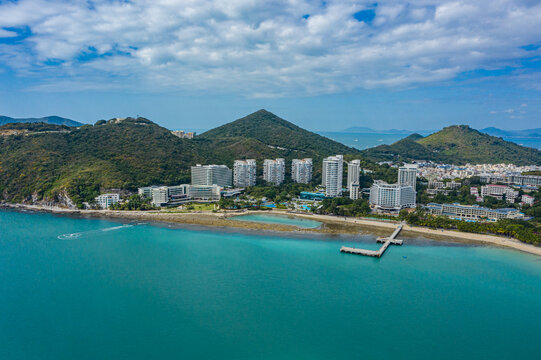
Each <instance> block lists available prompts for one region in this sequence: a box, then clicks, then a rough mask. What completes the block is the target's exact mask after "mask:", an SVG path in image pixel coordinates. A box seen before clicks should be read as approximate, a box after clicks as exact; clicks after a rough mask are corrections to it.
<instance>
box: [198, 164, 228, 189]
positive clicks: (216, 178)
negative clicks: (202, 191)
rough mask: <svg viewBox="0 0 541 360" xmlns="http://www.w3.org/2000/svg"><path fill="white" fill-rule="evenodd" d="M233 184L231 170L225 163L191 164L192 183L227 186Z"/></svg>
mask: <svg viewBox="0 0 541 360" xmlns="http://www.w3.org/2000/svg"><path fill="white" fill-rule="evenodd" d="M232 184H233V172H232V171H231V169H230V168H228V167H227V166H225V165H201V164H197V165H196V166H192V185H207V186H211V185H218V186H220V187H227V186H231V185H232Z"/></svg>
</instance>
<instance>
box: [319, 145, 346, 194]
mask: <svg viewBox="0 0 541 360" xmlns="http://www.w3.org/2000/svg"><path fill="white" fill-rule="evenodd" d="M343 162H344V156H342V155H335V156H329V157H327V158H325V159H323V168H322V173H321V178H322V185H323V186H325V196H329V197H336V196H340V195H342V176H343Z"/></svg>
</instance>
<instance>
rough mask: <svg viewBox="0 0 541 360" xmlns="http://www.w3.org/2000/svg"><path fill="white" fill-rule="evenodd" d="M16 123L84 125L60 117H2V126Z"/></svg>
mask: <svg viewBox="0 0 541 360" xmlns="http://www.w3.org/2000/svg"><path fill="white" fill-rule="evenodd" d="M14 123H45V124H52V125H66V126H75V127H76V126H83V125H84V124H83V123H80V122H78V121H75V120H71V119H67V118H63V117H60V116H54V115H53V116H45V117H41V118H12V117H9V116H0V126H2V125H5V124H14Z"/></svg>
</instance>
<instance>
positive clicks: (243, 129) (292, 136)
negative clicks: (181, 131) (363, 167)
mask: <svg viewBox="0 0 541 360" xmlns="http://www.w3.org/2000/svg"><path fill="white" fill-rule="evenodd" d="M197 138H198V139H201V140H202V139H204V140H208V141H214V139H220V146H223V145H225V144H226V143H229V144H230V145H232V144H239V143H243V142H244V141H247V140H250V141H251V145H255V144H257V147H258V148H261V147H266V148H271V149H275V150H278V151H277V153H279V154H281V156H282V157H290V156H303V157H305V156H308V157H314V158H320V157H322V156H328V155H330V154H344V153H345V154H349V153H358V152H359V150H357V149H354V148H350V147H348V146H346V145H343V144H341V143H339V142H336V141H333V140H331V139H328V138H326V137H324V136H321V135H318V134H316V133H313V132H311V131H308V130H305V129H302V128H300V127H298V126H297V125H295V124H292V123H290V122H289V121H286V120H284V119H281V118H279V117H278V116H276V115H274V114H273V113H270V112H268V111H266V110H259V111H257V112H255V113H253V114H250V115H248V116H246V117H243V118H242V119H238V120H235V121H233V122H230V123H228V124H225V125H222V126H220V127H217V128H215V129H212V130H209V131H207V132H205V133H203V134H201V135H199V136H198V137H197Z"/></svg>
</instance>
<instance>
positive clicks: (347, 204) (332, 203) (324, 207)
mask: <svg viewBox="0 0 541 360" xmlns="http://www.w3.org/2000/svg"><path fill="white" fill-rule="evenodd" d="M320 205H321V207H316V209H314V212H315V213H317V214H326V215H337V216H357V217H359V216H367V215H368V214H369V213H370V205H369V204H368V201H367V200H366V199H358V200H351V199H350V198H347V197H338V198H332V199H325V200H323V201H322V202H321V204H320Z"/></svg>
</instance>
